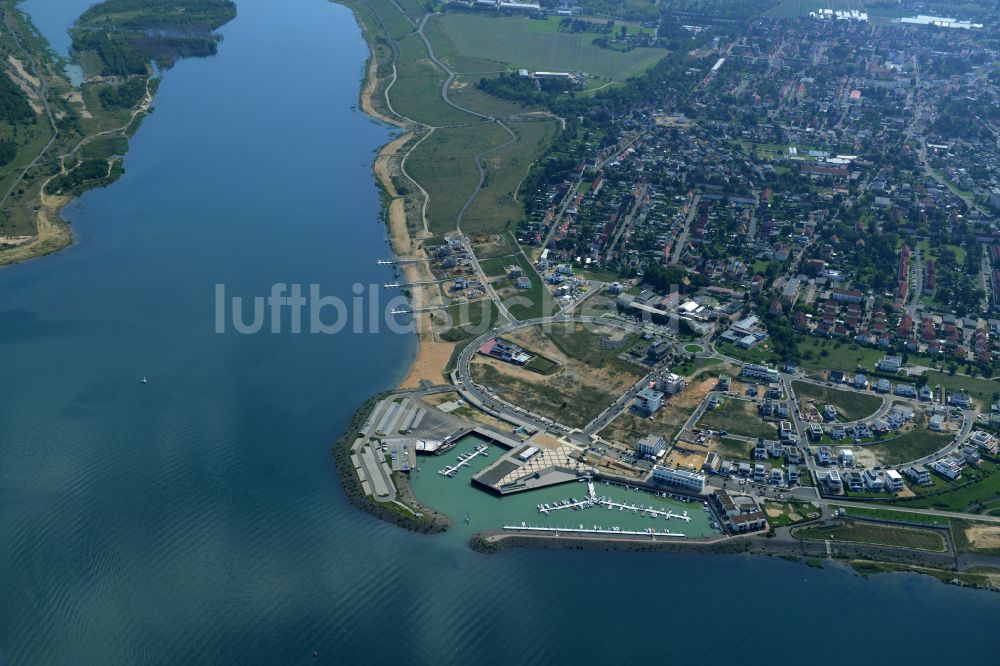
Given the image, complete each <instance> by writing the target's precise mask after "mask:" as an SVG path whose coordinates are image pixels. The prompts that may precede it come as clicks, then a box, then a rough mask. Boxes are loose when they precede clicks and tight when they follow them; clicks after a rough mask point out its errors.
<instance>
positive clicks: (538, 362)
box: [524, 355, 559, 375]
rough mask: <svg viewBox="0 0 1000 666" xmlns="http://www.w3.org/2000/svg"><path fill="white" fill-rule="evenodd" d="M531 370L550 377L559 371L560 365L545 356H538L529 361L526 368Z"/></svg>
mask: <svg viewBox="0 0 1000 666" xmlns="http://www.w3.org/2000/svg"><path fill="white" fill-rule="evenodd" d="M524 367H526V368H528V369H529V370H534V371H535V372H537V373H539V374H542V375H550V374H552V373H553V372H555V371H556V370H558V369H559V364H558V363H556V362H555V361H553V360H552V359H550V358H545V357H544V356H539V355H536V356H535V358H533V359H531V360H530V361H528V363H527V364H526V365H525V366H524Z"/></svg>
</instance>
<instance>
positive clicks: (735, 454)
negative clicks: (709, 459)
mask: <svg viewBox="0 0 1000 666" xmlns="http://www.w3.org/2000/svg"><path fill="white" fill-rule="evenodd" d="M713 448H714V449H715V452H716V453H718V454H719V455H720V456H722V457H723V458H736V459H737V460H750V452H751V451H752V450H753V444H751V443H750V442H744V441H743V440H740V439H731V438H729V437H723V438H722V439H720V440H719V441H718V443H716V444H715V446H714V447H713Z"/></svg>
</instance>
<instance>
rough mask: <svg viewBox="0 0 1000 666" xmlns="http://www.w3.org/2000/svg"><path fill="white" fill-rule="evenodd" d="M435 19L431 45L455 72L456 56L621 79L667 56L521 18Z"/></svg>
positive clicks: (472, 16)
mask: <svg viewBox="0 0 1000 666" xmlns="http://www.w3.org/2000/svg"><path fill="white" fill-rule="evenodd" d="M434 21H436V22H438V23H439V26H438V27H439V28H440V31H439V34H436V35H435V38H436V41H435V46H437V45H438V44H440V45H441V49H442V53H444V54H446V55H447V56H448V57H450V58H452V59H453V62H455V65H456V66H457V67H458V68H459V70H460V71H462V64H461V62H459V61H458V59H459V58H466V59H467V58H475V59H484V60H493V61H496V62H498V63H503V64H507V65H511V66H513V67H524V68H527V69H531V70H546V71H559V72H568V71H579V72H586V73H587V74H591V75H593V76H600V77H604V78H608V79H613V80H617V81H621V80H624V79H627V78H629V77H630V76H635V75H637V74H641V73H642V72H643V71H645V70H646V69H648V68H650V67H652V66H653V65H654V64H656V63H657V62H658V61H659V60H660V59H662V58H663V57H664V56H666V55H667V51H666V50H664V49H652V48H637V49H633V50H632V51H630V52H628V53H624V52H621V51H615V50H611V49H601V48H598V47H596V46H594V45H593V44H591V42H592V41H593V39H594V37H595V36H596V35H594V34H589V33H581V34H568V33H561V32H553V31H550V30H546V29H543V28H545V27H547V26H546V24H544V23H541V22H538V21H532V20H530V19H527V18H523V17H504V18H497V17H492V16H485V15H482V14H444V15H442V16H440V17H436V18H435V19H434ZM536 24H538V25H536ZM446 42H450V45H448V44H446Z"/></svg>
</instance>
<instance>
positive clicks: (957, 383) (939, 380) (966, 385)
mask: <svg viewBox="0 0 1000 666" xmlns="http://www.w3.org/2000/svg"><path fill="white" fill-rule="evenodd" d="M925 374H926V376H927V385H928V386H931V387H933V386H937V385H938V384H940V385H941V386H943V387H944V388H945V389H946V390H947V391H968V392H969V395H970V396H972V397H973V398H974V399H976V400H979V401H981V402H993V401H995V400H996V399H995V398H994V397H993V396H994V395H995V394H997V393H1000V381H997V380H995V379H982V378H976V377H967V376H964V375H957V374H956V375H954V376H951V377H949V376H948V374H947V373H944V372H936V371H930V372H927V373H925ZM986 406H987V407H989V405H986Z"/></svg>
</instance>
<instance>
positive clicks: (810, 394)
mask: <svg viewBox="0 0 1000 666" xmlns="http://www.w3.org/2000/svg"><path fill="white" fill-rule="evenodd" d="M792 390H793V391H795V395H796V396H798V398H799V400H800V401H801V400H802V399H803V398H807V399H810V400H813V401H815V403H816V408H817V409H819V410H820V411H821V412H822V409H823V405H827V404H829V405H833V406H834V407H836V408H837V410H838V411H839V412H840V414H841V416H843V417H844V418H845V419H846V420H848V421H858V420H860V419H863V418H865V417H866V416H871V415H872V414H874V413H875V412H876V411H878V408H879V407H880V406H881V405H882V398H880V397H878V396H876V395H871V394H867V393H858V392H855V391H841V390H839V389H834V388H829V387H827V386H818V385H816V384H810V383H808V382H796V381H793V382H792Z"/></svg>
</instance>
